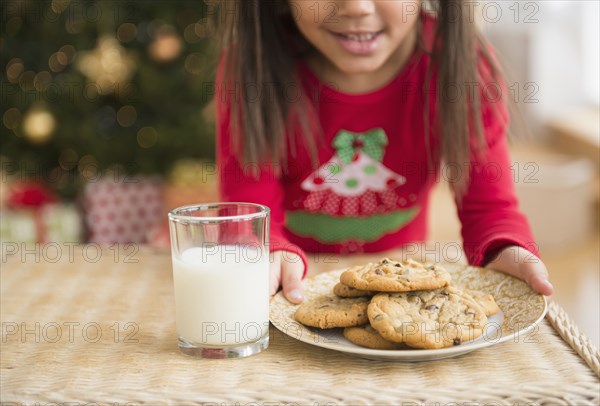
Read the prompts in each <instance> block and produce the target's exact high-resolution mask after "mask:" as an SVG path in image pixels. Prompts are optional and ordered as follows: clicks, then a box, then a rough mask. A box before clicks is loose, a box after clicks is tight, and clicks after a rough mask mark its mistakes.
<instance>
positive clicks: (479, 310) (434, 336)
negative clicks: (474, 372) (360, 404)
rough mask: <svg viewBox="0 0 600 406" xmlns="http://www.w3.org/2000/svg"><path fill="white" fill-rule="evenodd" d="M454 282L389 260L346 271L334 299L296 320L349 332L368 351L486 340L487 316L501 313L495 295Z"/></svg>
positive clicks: (423, 267) (437, 271) (433, 269)
mask: <svg viewBox="0 0 600 406" xmlns="http://www.w3.org/2000/svg"><path fill="white" fill-rule="evenodd" d="M450 281H451V277H450V274H449V273H448V272H447V271H446V270H445V269H444V268H442V267H441V266H439V265H430V264H422V263H420V262H417V261H413V260H410V259H409V260H407V261H395V260H392V259H389V258H385V259H383V260H381V261H379V262H375V263H369V264H367V265H364V266H356V267H353V268H350V269H348V270H346V271H345V272H344V273H342V274H341V276H340V282H339V283H338V284H337V285H335V287H334V288H333V292H332V294H330V295H324V296H320V297H317V298H315V299H314V300H311V301H307V302H305V303H304V304H302V305H301V306H300V307H299V308H298V309H297V311H296V313H295V318H296V320H297V321H299V322H300V323H302V324H304V325H307V326H311V327H318V328H337V327H344V336H345V337H346V339H348V340H349V341H351V342H353V343H355V344H358V345H361V346H364V347H369V348H375V349H391V350H394V349H402V348H407V347H410V348H445V347H450V346H452V345H458V344H461V343H463V342H465V341H469V340H472V339H475V338H477V337H479V336H481V335H482V334H483V331H484V329H485V326H486V324H487V316H489V315H492V314H494V313H496V312H498V311H499V308H498V306H497V305H496V303H495V302H494V299H493V297H492V296H491V295H485V294H483V293H481V292H474V291H464V290H461V289H459V288H457V287H455V286H452V285H451V284H450Z"/></svg>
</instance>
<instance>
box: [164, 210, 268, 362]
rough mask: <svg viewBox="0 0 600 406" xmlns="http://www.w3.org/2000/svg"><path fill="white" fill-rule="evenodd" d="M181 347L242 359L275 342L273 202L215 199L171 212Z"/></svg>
mask: <svg viewBox="0 0 600 406" xmlns="http://www.w3.org/2000/svg"><path fill="white" fill-rule="evenodd" d="M169 228H170V232H171V255H172V259H173V283H174V286H175V314H176V327H177V335H178V339H179V349H180V350H181V351H182V352H183V353H184V354H187V355H192V356H196V357H201V358H240V357H247V356H250V355H253V354H256V353H258V352H260V351H262V350H264V349H266V348H267V346H268V345H269V248H268V241H269V208H268V207H266V206H262V205H259V204H252V203H207V204H198V205H193V206H184V207H179V208H177V209H175V210H173V211H171V212H170V213H169Z"/></svg>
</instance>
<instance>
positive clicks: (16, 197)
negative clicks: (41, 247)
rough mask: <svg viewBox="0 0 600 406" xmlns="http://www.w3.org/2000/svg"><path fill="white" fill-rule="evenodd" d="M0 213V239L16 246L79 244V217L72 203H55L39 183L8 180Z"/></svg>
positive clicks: (80, 224)
mask: <svg viewBox="0 0 600 406" xmlns="http://www.w3.org/2000/svg"><path fill="white" fill-rule="evenodd" d="M3 193H4V194H5V196H4V198H3V201H2V206H3V207H2V210H1V211H0V239H1V240H2V241H3V242H9V241H10V242H18V243H23V242H24V243H36V242H40V243H45V242H46V243H49V242H55V243H63V242H69V243H77V242H81V237H82V229H83V227H82V221H81V214H80V212H79V210H78V208H77V206H76V205H74V204H66V203H60V202H58V199H57V197H56V196H55V194H54V193H53V192H52V191H51V190H50V189H49V188H48V187H47V186H46V185H44V184H43V183H41V182H36V181H14V180H13V181H10V182H7V183H6V185H4V188H3Z"/></svg>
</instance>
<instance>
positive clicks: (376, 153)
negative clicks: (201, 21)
mask: <svg viewBox="0 0 600 406" xmlns="http://www.w3.org/2000/svg"><path fill="white" fill-rule="evenodd" d="M464 3H465V4H463V1H462V0H439V1H433V2H429V3H427V5H428V6H431V8H432V9H433V12H425V11H423V10H422V8H423V6H425V4H421V1H420V0H411V1H408V0H393V1H390V0H355V1H350V0H347V1H345V0H335V1H333V0H322V1H314V0H311V1H306V0H279V1H265V0H256V1H249V0H244V1H226V2H224V4H223V5H222V7H221V10H220V16H221V17H222V18H223V19H224V20H225V23H224V26H223V31H222V37H221V38H222V42H223V44H222V58H221V60H220V64H219V68H218V72H217V82H216V84H217V86H216V89H217V93H216V99H217V126H218V127H217V145H218V147H217V162H218V165H219V173H220V185H221V193H222V197H223V198H224V199H225V200H230V201H249V202H257V203H261V204H264V205H267V206H269V207H270V208H271V221H272V224H271V244H272V246H271V252H272V255H273V260H272V263H271V267H272V268H271V285H272V286H271V294H274V293H275V292H276V291H277V289H278V287H279V285H280V284H281V285H282V286H283V291H284V294H285V296H286V297H287V298H288V300H290V301H291V302H293V303H299V302H301V301H302V300H303V292H302V288H301V283H300V280H301V278H302V277H303V275H305V273H306V270H307V261H306V257H305V254H304V252H305V251H312V252H335V253H352V252H377V251H381V250H387V249H391V248H394V247H399V246H401V245H402V244H406V243H409V242H422V241H425V239H426V235H425V231H426V218H427V210H428V201H429V195H430V191H431V188H432V186H433V185H434V183H435V182H436V181H437V180H439V178H440V175H442V176H445V177H446V178H448V180H449V181H450V182H451V184H452V187H453V191H454V194H455V197H456V202H457V208H458V214H459V217H460V220H461V222H462V230H461V231H462V236H463V246H464V251H465V253H466V255H467V259H468V260H469V262H470V263H471V264H474V265H478V266H484V265H485V266H488V267H492V268H494V269H498V270H501V271H503V272H506V273H508V274H511V275H514V276H516V277H519V278H522V279H524V280H525V281H526V282H527V283H528V284H529V285H530V286H531V287H532V288H533V289H534V290H535V291H537V292H539V293H542V294H544V295H550V294H551V293H552V290H553V287H552V285H551V284H550V282H549V281H548V272H547V270H546V267H545V266H544V264H543V263H542V261H541V260H540V259H539V258H538V252H537V250H536V246H535V244H534V239H533V236H532V233H531V231H530V228H529V225H528V222H527V220H526V218H525V217H524V216H523V215H522V214H521V213H520V212H519V210H518V203H517V199H516V197H515V193H514V186H513V183H512V177H511V176H512V173H511V170H510V166H509V165H510V163H509V156H508V150H507V144H506V139H505V138H506V129H507V113H506V108H505V105H504V101H505V93H506V91H505V87H504V83H503V82H502V81H501V79H500V76H499V73H498V68H497V67H496V63H495V62H494V59H493V57H492V56H491V55H490V53H489V52H488V46H487V45H486V44H485V43H484V41H483V40H482V39H481V38H480V37H479V36H478V34H477V31H476V27H475V25H474V21H473V19H474V16H473V13H472V12H469V11H470V10H469V9H468V5H467V4H466V3H468V2H464ZM471 11H472V10H471Z"/></svg>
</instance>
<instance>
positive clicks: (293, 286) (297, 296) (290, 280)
mask: <svg viewBox="0 0 600 406" xmlns="http://www.w3.org/2000/svg"><path fill="white" fill-rule="evenodd" d="M284 255H286V256H289V257H290V258H289V259H288V258H286V259H288V260H285V259H284V260H282V261H281V283H282V285H283V294H284V295H285V297H286V298H287V300H289V301H290V302H292V303H294V304H298V303H302V301H303V300H304V291H303V289H302V275H303V274H304V264H303V263H302V260H301V259H300V257H298V256H297V255H295V254H291V253H285V254H284ZM294 257H296V258H294Z"/></svg>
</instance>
